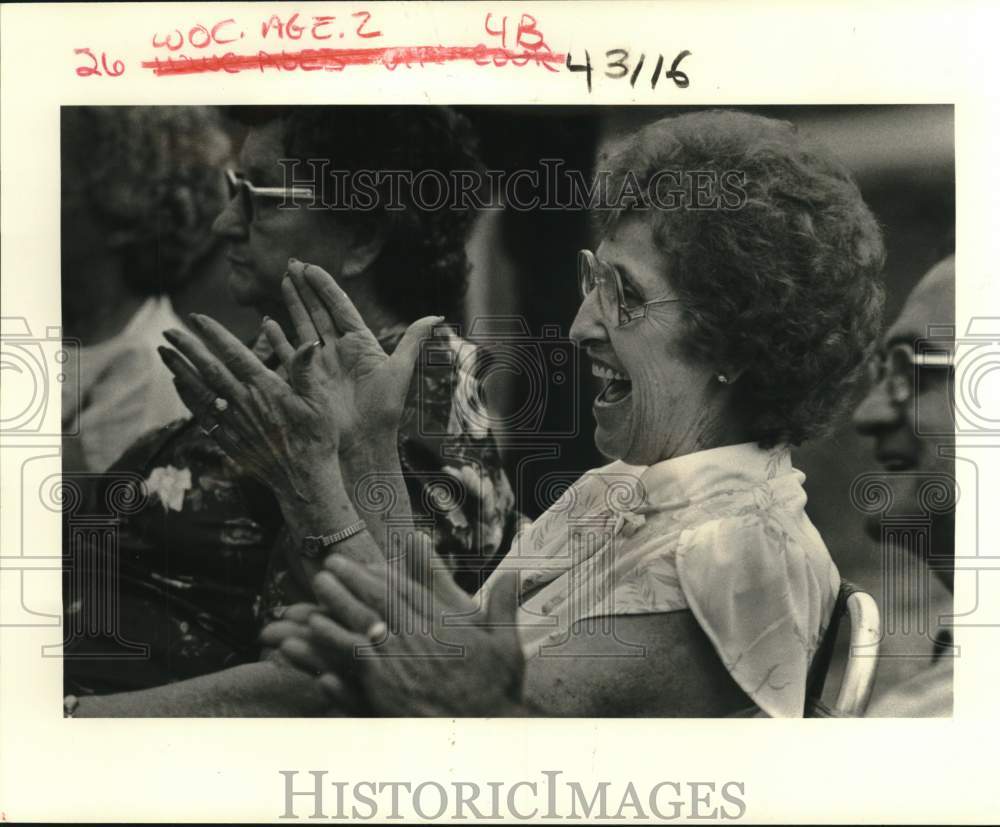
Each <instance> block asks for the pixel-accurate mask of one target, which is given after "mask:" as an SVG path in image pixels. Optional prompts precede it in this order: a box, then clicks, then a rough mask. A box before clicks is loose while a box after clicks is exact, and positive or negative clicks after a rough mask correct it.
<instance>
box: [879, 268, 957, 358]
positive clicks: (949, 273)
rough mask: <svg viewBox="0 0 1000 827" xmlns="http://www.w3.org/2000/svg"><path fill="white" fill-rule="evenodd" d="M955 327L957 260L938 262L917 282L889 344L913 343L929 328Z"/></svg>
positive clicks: (889, 333)
mask: <svg viewBox="0 0 1000 827" xmlns="http://www.w3.org/2000/svg"><path fill="white" fill-rule="evenodd" d="M954 324H955V257H954V256H948V258H946V259H943V260H942V261H939V262H938V263H937V264H935V265H934V266H933V267H932V268H931V269H930V270H928V271H927V273H926V274H925V275H924V276H923V277H922V278H921V279H920V281H919V282H917V286H916V287H914V288H913V292H912V293H910V295H909V298H907V300H906V304H904V305H903V310H902V312H901V313H900V314H899V318H898V319H896V321H895V322H894V323H893V325H892V327H890V328H889V331H888V333H887V334H886V337H885V340H886V342H894V341H898V340H902V341H909V342H913V341H914V340H916V339H920V338H923V337H925V336H927V335H928V328H929V327H940V326H942V325H947V326H949V327H953V326H954Z"/></svg>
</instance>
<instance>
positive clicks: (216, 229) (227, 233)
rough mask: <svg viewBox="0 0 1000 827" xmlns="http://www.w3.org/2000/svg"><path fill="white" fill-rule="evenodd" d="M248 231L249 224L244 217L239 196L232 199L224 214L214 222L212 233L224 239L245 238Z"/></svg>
mask: <svg viewBox="0 0 1000 827" xmlns="http://www.w3.org/2000/svg"><path fill="white" fill-rule="evenodd" d="M247 229H248V228H247V222H246V219H245V218H244V217H243V210H242V208H241V207H240V199H239V197H238V196H237V197H236V198H230V199H229V202H228V203H227V204H226V206H225V207H224V208H223V210H222V212H220V213H219V214H218V215H217V216H216V217H215V221H213V222H212V232H213V233H215V234H216V235H217V236H220V237H222V238H245V237H246V235H247Z"/></svg>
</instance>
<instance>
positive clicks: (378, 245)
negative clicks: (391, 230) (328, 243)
mask: <svg viewBox="0 0 1000 827" xmlns="http://www.w3.org/2000/svg"><path fill="white" fill-rule="evenodd" d="M346 242H347V254H346V255H345V256H344V262H343V266H342V267H341V270H340V277H341V278H346V279H351V278H356V277H358V276H360V275H362V274H364V273H366V272H367V271H368V269H369V268H370V267H371V266H372V264H374V263H375V260H376V259H377V258H378V257H379V255H380V254H381V253H382V248H383V247H384V246H385V233H384V232H383V230H382V228H381V226H380V225H379V224H377V223H374V222H372V223H367V222H366V223H363V224H359V225H358V226H356V227H353V228H352V229H351V231H350V232H349V233H348V235H347V239H346Z"/></svg>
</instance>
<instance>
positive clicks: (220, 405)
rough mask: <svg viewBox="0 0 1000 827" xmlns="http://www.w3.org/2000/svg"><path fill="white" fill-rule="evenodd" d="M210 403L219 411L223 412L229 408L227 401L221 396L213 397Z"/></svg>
mask: <svg viewBox="0 0 1000 827" xmlns="http://www.w3.org/2000/svg"><path fill="white" fill-rule="evenodd" d="M212 405H213V406H214V407H215V410H217V411H218V412H219V413H225V412H226V411H228V410H229V402H228V401H227V400H225V399H223V398H222V397H221V396H217V397H215V399H214V400H213V401H212Z"/></svg>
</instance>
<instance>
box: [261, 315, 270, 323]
mask: <svg viewBox="0 0 1000 827" xmlns="http://www.w3.org/2000/svg"><path fill="white" fill-rule="evenodd" d="M269 321H271V317H270V316H265V317H264V318H263V319H261V320H260V323H261V324H267V323H268V322H269Z"/></svg>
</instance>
